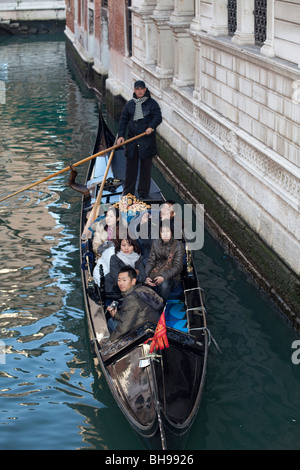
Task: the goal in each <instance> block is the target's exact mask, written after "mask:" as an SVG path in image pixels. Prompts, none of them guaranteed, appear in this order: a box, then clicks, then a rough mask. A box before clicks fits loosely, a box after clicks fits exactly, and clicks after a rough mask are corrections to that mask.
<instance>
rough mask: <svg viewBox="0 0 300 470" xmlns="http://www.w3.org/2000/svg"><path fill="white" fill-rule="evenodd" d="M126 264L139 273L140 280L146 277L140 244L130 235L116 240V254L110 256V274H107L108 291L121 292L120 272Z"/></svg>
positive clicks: (142, 280) (106, 286)
mask: <svg viewBox="0 0 300 470" xmlns="http://www.w3.org/2000/svg"><path fill="white" fill-rule="evenodd" d="M124 266H131V267H132V268H134V269H135V270H136V272H137V274H138V278H137V279H138V282H144V281H145V279H146V275H145V267H144V263H143V260H142V257H141V249H140V245H139V244H138V242H137V241H136V240H132V239H131V238H130V237H129V236H128V237H127V239H121V240H120V239H118V240H116V241H115V254H114V255H112V256H111V258H110V270H109V274H107V275H106V276H105V290H106V292H119V288H118V285H117V284H118V274H119V271H120V269H121V268H123V267H124Z"/></svg>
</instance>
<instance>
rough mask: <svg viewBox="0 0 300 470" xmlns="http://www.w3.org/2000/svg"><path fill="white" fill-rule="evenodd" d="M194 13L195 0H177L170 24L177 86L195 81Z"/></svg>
mask: <svg viewBox="0 0 300 470" xmlns="http://www.w3.org/2000/svg"><path fill="white" fill-rule="evenodd" d="M194 15H195V12H194V0H184V1H182V0H175V10H174V11H173V13H172V15H171V17H170V23H169V24H170V27H171V29H172V31H173V35H174V41H175V47H174V54H175V56H174V57H175V75H174V78H173V84H174V85H175V86H177V87H183V86H191V85H193V84H194V82H195V48H194V43H193V39H192V38H191V35H190V25H191V22H192V20H193V18H194Z"/></svg>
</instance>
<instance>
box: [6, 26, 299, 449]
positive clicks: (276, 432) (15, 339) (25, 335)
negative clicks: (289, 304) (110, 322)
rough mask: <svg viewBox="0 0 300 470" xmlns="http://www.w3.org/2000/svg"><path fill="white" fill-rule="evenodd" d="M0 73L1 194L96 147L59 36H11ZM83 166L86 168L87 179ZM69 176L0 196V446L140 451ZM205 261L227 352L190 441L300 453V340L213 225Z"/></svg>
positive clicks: (85, 103)
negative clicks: (113, 381) (87, 276)
mask: <svg viewBox="0 0 300 470" xmlns="http://www.w3.org/2000/svg"><path fill="white" fill-rule="evenodd" d="M0 83H1V84H2V85H3V83H4V84H5V92H6V93H5V103H4V102H3V101H4V99H3V98H4V97H3V94H2V101H1V102H2V104H0V156H1V172H0V182H1V185H0V194H1V196H3V195H6V194H9V193H11V192H13V191H16V190H18V189H21V188H23V187H24V186H26V185H29V184H30V183H32V182H34V181H37V180H39V179H41V178H43V177H45V176H47V175H49V174H51V173H53V172H55V171H57V170H60V169H62V168H64V167H66V166H68V165H69V164H70V163H72V162H75V161H78V160H80V159H81V158H84V157H86V156H88V155H90V154H91V153H92V150H93V143H94V139H95V136H96V130H97V105H96V100H95V97H94V95H93V94H92V92H90V91H88V90H87V89H85V88H84V86H83V85H82V84H81V83H80V82H79V81H78V78H76V76H75V75H74V72H73V71H72V70H71V69H70V66H69V65H68V62H67V59H66V52H65V42H64V36H63V35H61V36H53V37H50V36H47V37H35V38H22V39H18V40H17V39H15V38H4V37H1V38H0ZM103 109H104V112H105V107H104V108H103ZM85 171H86V166H83V167H78V172H79V176H78V181H80V180H81V181H83V180H84V175H85ZM154 173H155V178H156V179H157V180H158V182H159V184H160V185H162V186H163V188H164V191H165V193H166V195H167V197H173V198H175V199H176V200H177V201H179V199H178V197H177V196H176V194H173V190H172V188H171V187H170V186H168V185H167V184H166V182H165V181H164V179H163V177H162V176H161V175H160V174H159V173H158V172H157V171H155V172H154ZM67 181H68V174H66V173H64V174H62V175H60V176H59V177H57V178H56V179H54V180H49V181H47V182H46V183H44V184H42V185H41V186H38V187H36V188H33V189H31V190H28V191H26V192H23V193H20V194H19V195H18V196H15V197H14V198H11V199H8V200H7V201H5V202H2V203H0V230H1V245H0V252H1V265H0V275H1V278H0V279H1V283H0V293H1V298H0V302H1V309H0V340H1V342H0V449H1V450H2V449H36V450H38V449H50V450H51V449H63V450H68V449H99V450H101V449H106V450H133V449H137V450H140V449H143V445H142V443H141V442H140V440H139V438H138V437H137V436H136V435H135V433H134V432H133V431H132V430H131V429H130V427H129V425H128V424H127V422H126V420H125V419H124V417H123V416H122V414H121V412H120V411H119V409H118V407H117V406H116V404H115V403H114V400H113V398H112V396H111V394H110V392H109V390H108V387H107V385H106V383H105V380H104V379H103V377H98V375H97V374H96V372H95V370H94V366H93V361H92V356H91V353H90V348H89V341H88V335H87V325H86V319H85V313H84V306H83V296H82V291H81V282H80V266H79V264H80V263H79V249H78V245H79V237H78V235H79V210H80V196H79V195H78V194H77V193H74V192H72V190H71V189H70V188H69V187H68V185H67ZM195 259H196V263H197V270H198V273H199V277H200V280H201V283H202V286H203V287H204V289H205V293H206V307H207V314H208V325H209V328H210V331H211V333H212V335H213V336H214V338H215V339H216V341H217V342H218V344H219V346H220V348H221V350H222V354H221V355H220V354H219V353H218V352H217V350H216V349H215V348H214V346H213V345H211V347H210V356H209V362H208V373H207V380H206V387H205V393H204V397H203V402H202V405H201V408H200V411H199V414H198V416H197V418H196V421H195V424H194V426H193V428H192V431H191V433H190V436H189V440H188V442H187V449H189V450H214V449H220V450H222V449H298V450H299V449H300V439H299V438H300V414H299V413H300V412H299V410H300V393H299V389H300V364H297V361H295V360H294V361H293V360H292V354H293V352H294V353H295V350H294V349H292V345H293V342H294V341H296V340H298V339H299V337H298V336H297V334H296V333H295V331H294V330H293V329H292V328H291V327H290V326H289V324H288V323H287V322H286V321H285V319H284V318H283V317H282V315H281V314H280V313H279V312H278V311H277V309H276V308H275V307H274V306H273V305H272V304H271V302H270V301H269V300H268V298H266V297H265V295H264V294H263V293H262V292H260V291H259V290H258V289H257V287H256V286H255V285H254V284H253V282H252V281H251V279H250V278H249V276H248V275H247V274H245V272H244V271H243V270H242V269H241V268H240V267H239V266H238V264H237V263H236V262H235V260H233V259H232V258H231V257H230V256H228V254H226V252H225V251H224V249H223V248H222V247H221V246H220V245H219V244H218V243H217V242H216V241H215V240H214V239H213V238H212V237H211V236H209V235H208V234H207V233H206V234H205V243H204V247H203V249H202V250H200V251H198V252H196V253H195ZM298 357H300V354H299V356H297V354H296V355H294V358H296V359H297V358H298ZM116 430H117V432H116Z"/></svg>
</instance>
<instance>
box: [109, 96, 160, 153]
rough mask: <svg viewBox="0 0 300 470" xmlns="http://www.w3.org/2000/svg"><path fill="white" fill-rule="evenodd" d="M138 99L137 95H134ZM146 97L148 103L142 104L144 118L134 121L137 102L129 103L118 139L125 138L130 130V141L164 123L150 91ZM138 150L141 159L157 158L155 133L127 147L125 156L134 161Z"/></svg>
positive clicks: (123, 115)
mask: <svg viewBox="0 0 300 470" xmlns="http://www.w3.org/2000/svg"><path fill="white" fill-rule="evenodd" d="M133 96H134V98H136V95H135V93H134V94H133ZM144 96H148V99H147V101H145V103H143V104H142V110H143V113H144V118H143V119H139V120H138V121H134V120H133V117H134V112H135V102H134V101H133V99H132V100H130V101H128V102H127V103H126V105H125V107H124V109H123V111H122V115H121V118H120V122H119V129H118V137H124V139H125V135H126V130H127V129H128V135H127V138H128V139H130V138H131V137H134V136H136V135H139V134H142V133H143V132H145V131H146V129H148V127H151V128H152V129H154V130H155V129H156V128H157V127H158V126H159V124H160V123H161V122H162V116H161V110H160V107H159V105H158V103H157V102H156V101H155V100H154V99H153V98H151V95H150V91H149V90H148V89H147V90H146V93H145V95H144ZM135 148H137V150H138V154H139V158H141V159H143V158H149V157H155V155H156V154H157V147H156V136H155V132H152V134H150V135H147V136H145V137H141V138H140V139H137V140H135V141H134V142H131V143H130V144H127V145H126V150H125V155H126V157H127V158H130V159H132V158H133V154H134V150H135Z"/></svg>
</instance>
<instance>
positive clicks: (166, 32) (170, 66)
mask: <svg viewBox="0 0 300 470" xmlns="http://www.w3.org/2000/svg"><path fill="white" fill-rule="evenodd" d="M173 10H174V0H158V2H157V6H156V8H155V10H154V12H153V16H152V19H153V21H154V23H155V24H156V29H157V67H156V72H157V74H158V75H159V77H160V78H173V75H174V38H173V33H172V30H171V28H170V25H169V20H170V16H171V14H172V12H173Z"/></svg>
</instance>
